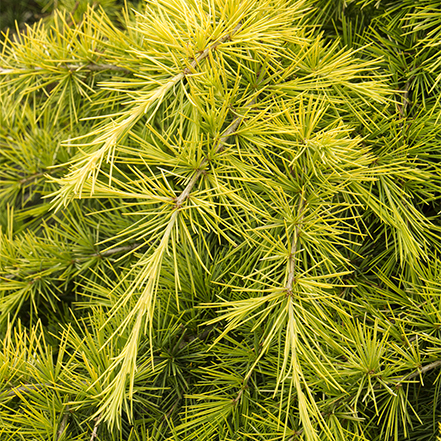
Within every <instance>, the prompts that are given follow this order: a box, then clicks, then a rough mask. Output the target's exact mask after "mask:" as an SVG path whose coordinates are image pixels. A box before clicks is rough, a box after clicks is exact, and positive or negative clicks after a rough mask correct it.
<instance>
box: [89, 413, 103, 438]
mask: <svg viewBox="0 0 441 441" xmlns="http://www.w3.org/2000/svg"><path fill="white" fill-rule="evenodd" d="M100 422H101V416H98V417H96V418H95V425H94V426H93V431H92V436H91V437H90V441H93V440H94V439H95V438H96V437H97V432H98V426H99V425H100Z"/></svg>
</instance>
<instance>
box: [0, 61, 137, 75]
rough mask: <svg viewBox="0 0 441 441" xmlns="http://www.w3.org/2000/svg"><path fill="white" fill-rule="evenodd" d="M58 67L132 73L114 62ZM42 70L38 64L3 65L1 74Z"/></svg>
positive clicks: (0, 69)
mask: <svg viewBox="0 0 441 441" xmlns="http://www.w3.org/2000/svg"><path fill="white" fill-rule="evenodd" d="M56 67H57V68H62V69H63V68H64V69H66V70H70V71H72V72H74V71H80V70H89V71H94V72H101V71H105V70H111V71H114V72H124V73H131V71H130V70H128V69H126V68H125V67H121V66H115V65H113V64H94V63H89V64H64V65H60V66H56ZM32 70H34V71H42V70H44V68H42V67H39V66H36V67H29V68H25V67H19V68H13V69H6V68H3V67H0V74H3V75H8V74H20V73H21V72H29V71H32Z"/></svg>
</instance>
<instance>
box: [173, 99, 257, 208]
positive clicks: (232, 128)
mask: <svg viewBox="0 0 441 441" xmlns="http://www.w3.org/2000/svg"><path fill="white" fill-rule="evenodd" d="M253 101H254V100H253ZM249 105H251V104H249ZM243 118H244V117H243V116H241V117H236V118H234V120H233V122H232V123H231V124H230V127H229V128H228V129H227V130H226V131H225V133H224V135H223V136H222V137H221V138H220V139H219V140H218V141H217V145H216V147H215V151H216V153H217V152H219V151H221V149H223V147H224V145H225V143H226V142H227V141H228V138H229V137H230V136H231V135H232V134H233V133H234V132H235V131H236V129H237V128H238V127H239V124H240V123H241V122H242V121H243ZM207 162H208V159H207V158H204V159H203V160H202V161H201V164H200V166H199V169H198V170H197V171H196V173H195V174H194V175H193V177H192V178H191V180H190V182H189V183H188V184H187V186H186V187H185V189H184V191H183V192H182V193H181V194H180V195H179V197H178V198H177V199H176V202H175V206H176V207H177V208H180V207H181V206H182V204H183V203H184V202H185V201H186V199H187V198H188V197H189V196H190V193H191V190H192V189H193V187H194V186H195V184H196V182H197V181H198V179H199V178H200V177H201V175H202V174H203V173H204V169H203V166H204V165H205V164H206V163H207Z"/></svg>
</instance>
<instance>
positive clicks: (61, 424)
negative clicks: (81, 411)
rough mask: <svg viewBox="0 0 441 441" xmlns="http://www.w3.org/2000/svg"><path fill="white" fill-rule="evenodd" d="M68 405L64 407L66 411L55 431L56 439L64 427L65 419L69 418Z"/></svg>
mask: <svg viewBox="0 0 441 441" xmlns="http://www.w3.org/2000/svg"><path fill="white" fill-rule="evenodd" d="M68 411H69V407H66V413H65V414H64V416H63V419H62V420H61V423H60V427H59V428H58V431H57V440H59V439H60V438H61V436H62V435H63V432H64V430H65V429H66V424H67V419H68V418H69V412H68Z"/></svg>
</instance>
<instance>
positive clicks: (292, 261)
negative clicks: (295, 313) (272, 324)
mask: <svg viewBox="0 0 441 441" xmlns="http://www.w3.org/2000/svg"><path fill="white" fill-rule="evenodd" d="M305 207H306V200H305V198H304V197H303V194H302V193H300V197H299V204H298V208H297V216H298V220H297V225H296V226H295V228H294V233H293V235H292V242H291V253H290V255H289V259H288V265H289V272H288V281H287V282H286V292H287V294H288V295H292V287H293V284H294V279H295V271H296V263H297V258H296V254H297V251H298V246H299V236H300V230H301V226H300V224H301V223H302V222H303V216H304V211H305Z"/></svg>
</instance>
